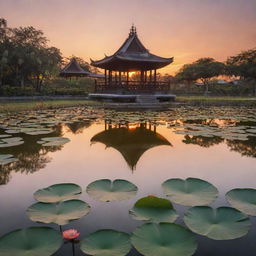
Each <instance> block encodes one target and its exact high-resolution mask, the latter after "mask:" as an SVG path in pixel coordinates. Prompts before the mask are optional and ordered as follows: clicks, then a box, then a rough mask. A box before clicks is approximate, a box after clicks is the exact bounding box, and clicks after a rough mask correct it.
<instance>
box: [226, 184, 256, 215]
mask: <svg viewBox="0 0 256 256" xmlns="http://www.w3.org/2000/svg"><path fill="white" fill-rule="evenodd" d="M226 199H227V201H228V202H229V203H230V204H231V205H232V206H233V207H234V208H236V209H238V210H239V211H241V212H243V213H246V214H248V215H251V216H256V189H252V188H244V189H233V190H231V191H229V192H228V193H227V194H226Z"/></svg>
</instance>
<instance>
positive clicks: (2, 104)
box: [0, 96, 256, 113]
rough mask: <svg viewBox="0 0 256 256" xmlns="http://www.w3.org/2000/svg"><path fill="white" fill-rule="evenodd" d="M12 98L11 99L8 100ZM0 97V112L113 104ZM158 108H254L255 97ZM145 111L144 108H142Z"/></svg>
mask: <svg viewBox="0 0 256 256" xmlns="http://www.w3.org/2000/svg"><path fill="white" fill-rule="evenodd" d="M10 98H12V99H10ZM10 98H9V97H0V113H1V112H20V111H29V110H43V109H57V108H62V107H75V106H95V107H101V108H109V107H110V106H111V105H113V103H110V102H99V101H93V100H89V99H88V98H87V97H77V96H74V97H71V96H68V97H66V96H65V97H64V96H62V97H40V96H37V97H14V98H13V97H10ZM132 104H133V103H115V105H116V106H117V107H116V109H118V106H120V108H122V109H126V108H127V110H129V109H130V107H131V106H132ZM159 106H165V107H170V108H171V107H180V106H195V107H210V106H216V107H222V106H223V107H225V106H235V107H239V106H241V107H242V106H247V107H256V97H203V96H177V98H176V101H175V102H170V103H159ZM143 109H146V108H143ZM149 110H150V109H149Z"/></svg>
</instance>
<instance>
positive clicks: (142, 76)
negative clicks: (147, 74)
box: [140, 70, 144, 85]
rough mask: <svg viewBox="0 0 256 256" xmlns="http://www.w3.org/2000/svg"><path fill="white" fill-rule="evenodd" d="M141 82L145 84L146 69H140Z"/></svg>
mask: <svg viewBox="0 0 256 256" xmlns="http://www.w3.org/2000/svg"><path fill="white" fill-rule="evenodd" d="M140 83H141V85H143V84H144V71H143V70H141V71H140Z"/></svg>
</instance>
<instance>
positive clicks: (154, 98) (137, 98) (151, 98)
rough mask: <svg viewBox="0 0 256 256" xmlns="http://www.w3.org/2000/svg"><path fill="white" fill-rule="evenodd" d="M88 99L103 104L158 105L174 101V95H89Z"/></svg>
mask: <svg viewBox="0 0 256 256" xmlns="http://www.w3.org/2000/svg"><path fill="white" fill-rule="evenodd" d="M89 98H90V99H92V100H99V101H105V102H125V103H139V104H143V105H145V104H147V103H148V104H152V103H154V104H158V103H160V102H172V101H175V98H176V95H174V94H116V93H90V94H89Z"/></svg>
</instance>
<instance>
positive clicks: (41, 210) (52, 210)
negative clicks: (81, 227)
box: [27, 200, 90, 225]
mask: <svg viewBox="0 0 256 256" xmlns="http://www.w3.org/2000/svg"><path fill="white" fill-rule="evenodd" d="M89 212H90V206H89V205H88V204H87V203H85V202H84V201H81V200H69V201H64V202H60V203H57V204H55V203H41V202H39V203H35V204H33V205H31V206H30V207H29V208H28V209H27V214H28V216H29V218H30V219H31V220H32V221H34V222H41V223H55V224H58V225H65V224H68V223H69V222H70V221H72V220H78V219H80V218H81V217H83V216H85V215H87V214H88V213H89Z"/></svg>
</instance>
